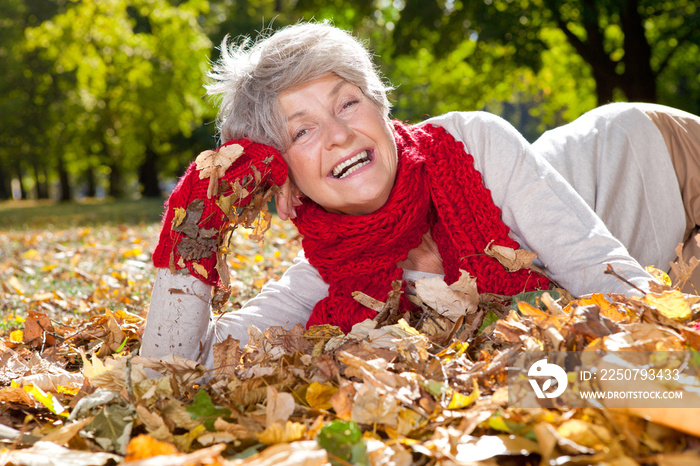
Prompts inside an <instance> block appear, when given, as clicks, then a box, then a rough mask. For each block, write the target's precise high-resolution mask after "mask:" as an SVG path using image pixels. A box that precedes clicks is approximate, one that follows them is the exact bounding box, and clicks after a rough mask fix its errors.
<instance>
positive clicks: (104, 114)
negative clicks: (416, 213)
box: [0, 0, 700, 199]
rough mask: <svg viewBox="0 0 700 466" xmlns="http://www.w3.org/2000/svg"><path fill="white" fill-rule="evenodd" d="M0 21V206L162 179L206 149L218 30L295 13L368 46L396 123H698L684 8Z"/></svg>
mask: <svg viewBox="0 0 700 466" xmlns="http://www.w3.org/2000/svg"><path fill="white" fill-rule="evenodd" d="M0 18H3V20H1V21H0V60H2V62H3V73H2V74H0V119H1V120H2V125H1V126H0V128H1V129H0V131H2V141H3V144H1V145H0V198H7V197H8V196H9V191H10V180H11V179H12V178H17V179H19V180H21V181H22V188H23V190H24V191H25V192H28V191H33V192H35V194H37V195H39V197H46V196H48V194H49V191H50V186H51V185H55V184H56V183H57V182H60V184H61V186H62V187H63V191H62V193H61V196H62V198H64V199H69V198H70V197H71V196H74V195H75V194H77V193H75V192H70V190H68V189H67V188H68V187H69V186H72V185H80V186H82V187H83V189H84V193H85V194H87V195H88V196H93V195H95V193H96V187H97V186H104V185H109V188H110V189H109V194H112V195H115V196H118V195H122V194H127V195H134V194H137V191H138V188H137V186H138V184H140V185H141V186H142V187H148V186H151V188H152V187H153V184H154V183H157V182H158V180H157V179H156V177H157V176H166V177H169V178H171V179H172V178H173V177H174V176H176V175H178V174H180V173H181V172H182V171H183V170H184V167H185V166H186V164H187V163H188V162H189V161H191V160H192V159H193V158H194V157H195V156H196V154H197V153H199V152H200V151H201V150H204V149H208V148H211V147H212V146H213V145H215V140H214V137H213V136H214V130H215V128H214V125H213V124H211V122H212V121H213V120H214V117H215V108H214V105H213V104H211V103H208V102H207V101H206V99H205V98H204V90H203V88H202V84H203V83H204V82H205V81H206V71H207V69H208V68H209V60H210V58H211V59H212V60H214V59H216V58H217V56H218V51H217V47H218V46H219V44H221V41H222V40H223V38H224V36H226V35H228V36H229V37H230V38H231V40H234V41H237V40H239V37H240V36H252V37H255V36H256V35H257V34H258V33H259V32H261V31H265V30H267V29H276V28H279V27H283V26H285V25H288V24H292V23H295V22H297V21H299V20H302V19H305V20H310V19H316V20H326V19H329V20H331V21H332V22H333V23H334V24H335V25H337V26H339V27H342V28H344V29H348V30H351V31H352V32H353V33H354V34H355V35H357V36H358V37H359V38H361V39H362V40H364V41H366V42H367V44H368V45H369V47H370V48H371V49H372V50H373V51H374V53H375V55H376V57H377V63H378V65H379V66H380V68H381V70H382V71H383V72H384V74H385V75H386V76H387V77H388V78H389V80H390V81H392V83H393V84H394V85H395V86H396V90H395V91H394V92H393V93H392V96H391V98H392V100H393V102H394V103H395V108H394V116H395V117H397V118H399V119H403V120H409V121H419V120H422V119H424V118H425V117H428V116H434V115H438V114H441V113H444V112H447V111H451V110H487V111H491V112H494V113H497V114H499V115H501V116H503V117H504V118H506V119H507V120H509V121H510V122H511V123H512V124H513V125H514V126H516V127H517V128H518V129H519V130H520V131H521V132H523V134H524V135H525V136H526V137H527V138H528V139H530V140H533V139H535V138H536V137H537V136H538V135H539V134H541V132H542V131H544V130H545V129H547V128H551V127H554V126H558V125H561V124H563V123H566V122H568V121H571V120H573V119H574V118H576V117H577V116H579V115H580V114H582V113H583V112H585V111H587V110H589V109H591V108H593V107H595V106H596V105H598V104H600V103H604V102H607V101H609V100H615V99H627V100H650V101H658V102H659V103H664V104H668V105H671V106H675V107H678V108H682V109H685V110H688V111H690V112H693V113H700V60H699V58H698V57H699V56H700V27H698V26H700V9H699V8H698V6H697V4H696V2H693V1H692V0H668V1H664V2H658V1H653V0H591V1H583V0H564V1H555V0H488V1H486V0H484V1H465V0H454V1H445V0H400V1H390V0H359V1H355V2H345V1H341V0H333V1H330V2H329V1H323V0H294V1H292V0H183V1H177V2H172V1H169V0H99V1H98V0H82V1H80V2H73V1H67V0H55V1H54V0H51V1H50V0H6V1H5V2H2V4H1V5H0ZM144 194H145V195H158V194H159V192H158V190H157V189H156V190H155V191H153V189H150V190H148V189H145V190H144Z"/></svg>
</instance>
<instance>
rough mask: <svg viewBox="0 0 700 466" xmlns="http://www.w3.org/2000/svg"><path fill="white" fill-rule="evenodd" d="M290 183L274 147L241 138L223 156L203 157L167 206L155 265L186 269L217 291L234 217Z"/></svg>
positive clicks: (224, 149) (206, 154)
mask: <svg viewBox="0 0 700 466" xmlns="http://www.w3.org/2000/svg"><path fill="white" fill-rule="evenodd" d="M286 179H287V165H286V164H285V162H284V160H283V159H282V156H281V155H280V154H279V152H278V151H277V150H276V149H274V148H272V147H270V146H266V145H263V144H258V143H254V142H251V141H248V140H246V139H239V140H232V141H229V142H227V143H226V144H224V145H223V146H221V147H220V148H219V150H218V151H205V152H202V153H201V154H199V156H198V157H197V159H196V160H195V161H194V162H192V164H191V165H190V166H189V167H188V168H187V171H186V172H185V174H184V175H183V176H182V178H180V181H179V182H178V184H177V186H176V187H175V189H174V190H173V192H172V194H170V197H169V198H168V200H167V201H166V203H165V208H166V212H165V216H164V217H163V224H162V227H161V231H160V238H159V240H158V245H157V246H156V249H155V251H154V252H153V265H155V266H156V267H169V268H170V269H171V270H173V271H175V270H176V269H184V268H187V269H188V270H189V272H190V273H191V274H192V275H194V276H195V277H197V278H199V279H200V280H202V281H203V282H205V283H208V284H209V285H212V286H216V285H217V284H218V283H219V273H218V271H217V269H216V264H217V249H218V246H219V238H220V234H221V232H222V231H223V230H224V229H225V228H226V227H227V226H228V224H229V222H230V217H231V216H235V212H237V211H240V208H241V207H245V206H246V205H247V204H248V203H250V202H251V201H254V200H255V198H254V196H255V194H258V193H260V192H264V191H265V190H267V189H268V188H269V187H271V186H272V185H276V186H281V185H282V184H283V183H284V181H285V180H286ZM257 207H260V206H257ZM225 210H228V212H226V211H225Z"/></svg>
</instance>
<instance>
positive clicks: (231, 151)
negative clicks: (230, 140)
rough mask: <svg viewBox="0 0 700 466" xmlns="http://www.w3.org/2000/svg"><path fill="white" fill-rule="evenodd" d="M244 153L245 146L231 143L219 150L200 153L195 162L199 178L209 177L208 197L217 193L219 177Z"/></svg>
mask: <svg viewBox="0 0 700 466" xmlns="http://www.w3.org/2000/svg"><path fill="white" fill-rule="evenodd" d="M241 155H243V146H241V145H240V144H231V145H228V146H226V147H222V148H221V149H219V151H213V150H207V151H204V152H202V153H200V154H199V155H198V156H197V158H196V159H195V162H196V164H197V170H200V172H199V179H200V180H203V179H204V178H209V188H208V189H207V197H208V198H209V199H211V198H212V196H213V195H214V194H215V191H216V188H217V187H218V185H219V178H221V177H223V176H224V175H225V174H226V170H228V168H229V167H230V166H231V165H232V164H233V163H234V162H235V161H236V160H237V159H238V158H239V157H240V156H241Z"/></svg>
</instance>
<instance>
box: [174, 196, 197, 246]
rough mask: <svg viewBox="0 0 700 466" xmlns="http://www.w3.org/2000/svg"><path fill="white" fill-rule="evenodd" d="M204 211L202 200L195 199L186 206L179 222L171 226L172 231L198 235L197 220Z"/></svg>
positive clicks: (192, 235) (193, 235) (192, 236)
mask: <svg viewBox="0 0 700 466" xmlns="http://www.w3.org/2000/svg"><path fill="white" fill-rule="evenodd" d="M180 210H182V208H180ZM203 212H204V200H203V199H195V200H193V201H192V202H190V204H189V205H188V206H187V210H186V211H185V216H184V218H183V219H181V220H180V223H179V224H178V225H177V226H175V227H174V228H173V231H176V232H178V233H184V234H185V235H187V236H189V237H191V238H196V237H197V236H198V235H199V226H198V225H197V224H198V223H199V220H200V219H201V218H202V213H203Z"/></svg>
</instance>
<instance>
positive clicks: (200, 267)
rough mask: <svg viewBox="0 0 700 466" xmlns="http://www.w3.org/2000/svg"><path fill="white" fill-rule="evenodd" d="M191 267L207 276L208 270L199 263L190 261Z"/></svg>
mask: <svg viewBox="0 0 700 466" xmlns="http://www.w3.org/2000/svg"><path fill="white" fill-rule="evenodd" d="M192 268H193V269H194V270H195V271H196V272H197V273H198V274H200V275H201V276H202V277H204V278H209V272H207V269H205V268H204V267H203V266H202V265H201V264H198V263H196V262H193V263H192Z"/></svg>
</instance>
